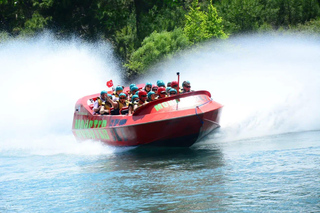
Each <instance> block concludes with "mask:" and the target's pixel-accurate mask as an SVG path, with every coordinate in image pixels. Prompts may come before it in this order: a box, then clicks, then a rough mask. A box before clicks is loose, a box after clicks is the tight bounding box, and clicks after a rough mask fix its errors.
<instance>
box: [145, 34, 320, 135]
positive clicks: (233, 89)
mask: <svg viewBox="0 0 320 213" xmlns="http://www.w3.org/2000/svg"><path fill="white" fill-rule="evenodd" d="M319 58H320V41H319V39H316V38H314V37H302V36H281V37H272V36H267V35H264V36H262V35H260V36H256V35H255V36H254V35H251V36H244V37H238V38H233V39H229V40H227V41H223V42H211V43H207V44H206V45H205V47H203V48H202V49H201V50H198V51H196V50H194V51H191V52H189V53H187V54H185V55H183V56H181V57H177V58H174V59H173V60H170V61H168V62H166V63H161V64H158V65H157V66H156V67H155V68H154V71H155V72H154V73H153V75H151V76H148V78H149V81H153V82H155V81H156V80H157V79H158V78H160V79H163V80H165V81H171V80H176V79H177V78H176V76H175V73H176V72H180V74H181V81H183V80H189V81H191V85H192V88H193V89H195V90H197V89H207V90H209V91H210V92H211V93H212V97H213V99H214V100H216V101H218V102H220V103H222V104H223V105H224V109H223V113H222V117H221V129H220V134H218V135H219V139H221V140H238V139H244V138H250V137H261V136H265V135H272V134H281V133H287V132H299V131H309V130H319V129H320V108H319V107H318V106H320V70H319V67H320V60H319ZM163 76H165V77H163Z"/></svg>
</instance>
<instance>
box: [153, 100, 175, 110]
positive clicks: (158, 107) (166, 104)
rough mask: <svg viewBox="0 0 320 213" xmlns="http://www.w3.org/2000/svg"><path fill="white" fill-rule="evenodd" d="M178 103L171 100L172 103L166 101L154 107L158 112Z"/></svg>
mask: <svg viewBox="0 0 320 213" xmlns="http://www.w3.org/2000/svg"><path fill="white" fill-rule="evenodd" d="M176 103H177V102H176V101H175V100H171V101H166V102H162V103H160V104H157V105H155V106H154V108H155V110H157V112H158V111H159V110H161V109H163V108H167V107H169V106H174V105H175V104H176Z"/></svg>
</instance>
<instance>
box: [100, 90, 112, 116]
mask: <svg viewBox="0 0 320 213" xmlns="http://www.w3.org/2000/svg"><path fill="white" fill-rule="evenodd" d="M107 97H109V98H112V95H111V94H107ZM111 108H112V104H111V103H110V102H109V101H108V100H107V98H106V101H105V102H102V104H101V108H100V115H109V114H110V109H111Z"/></svg>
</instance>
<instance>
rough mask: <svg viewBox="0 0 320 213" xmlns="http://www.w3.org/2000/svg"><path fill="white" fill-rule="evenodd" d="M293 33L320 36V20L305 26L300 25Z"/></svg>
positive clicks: (312, 21) (307, 23)
mask: <svg viewBox="0 0 320 213" xmlns="http://www.w3.org/2000/svg"><path fill="white" fill-rule="evenodd" d="M292 31H293V32H300V33H304V34H313V35H318V36H319V35H320V18H318V19H316V20H311V21H309V22H306V23H305V24H298V25H297V26H296V27H294V28H293V29H292Z"/></svg>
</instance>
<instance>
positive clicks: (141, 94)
mask: <svg viewBox="0 0 320 213" xmlns="http://www.w3.org/2000/svg"><path fill="white" fill-rule="evenodd" d="M146 100H147V93H146V91H144V90H140V91H139V101H138V102H137V104H136V105H134V108H133V110H134V111H136V110H137V109H138V108H139V107H141V106H142V105H144V104H146V103H147V102H146Z"/></svg>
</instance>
